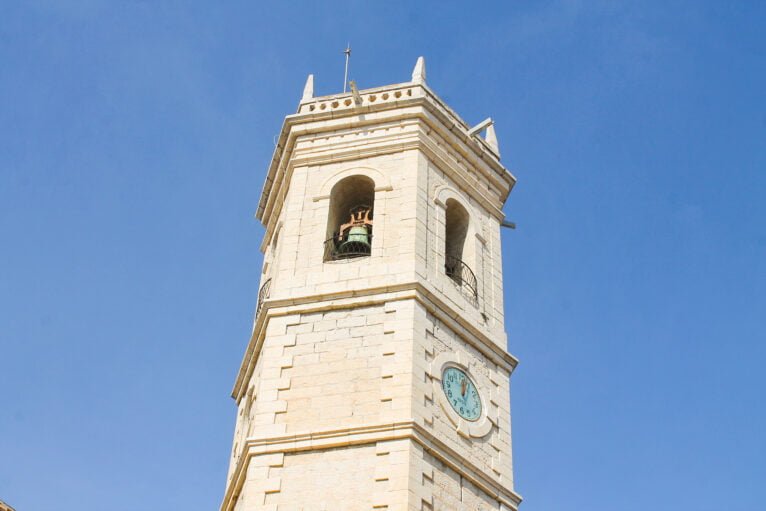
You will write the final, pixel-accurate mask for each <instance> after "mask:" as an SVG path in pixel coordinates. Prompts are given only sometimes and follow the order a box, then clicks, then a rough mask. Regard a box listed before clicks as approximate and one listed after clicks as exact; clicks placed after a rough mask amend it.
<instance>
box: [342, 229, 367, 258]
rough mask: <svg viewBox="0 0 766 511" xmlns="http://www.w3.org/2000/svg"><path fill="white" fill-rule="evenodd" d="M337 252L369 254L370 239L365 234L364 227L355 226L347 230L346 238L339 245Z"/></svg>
mask: <svg viewBox="0 0 766 511" xmlns="http://www.w3.org/2000/svg"><path fill="white" fill-rule="evenodd" d="M338 252H340V253H341V254H348V253H351V252H357V253H364V254H369V253H370V237H369V235H368V234H367V226H366V225H355V226H354V227H352V228H351V229H349V230H348V238H346V241H344V242H343V243H341V244H340V248H339V249H338Z"/></svg>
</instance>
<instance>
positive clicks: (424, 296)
mask: <svg viewBox="0 0 766 511" xmlns="http://www.w3.org/2000/svg"><path fill="white" fill-rule="evenodd" d="M402 300H415V301H417V302H418V303H420V304H422V305H423V306H424V307H425V308H426V309H427V310H428V311H429V312H430V313H432V314H433V315H434V316H435V317H436V318H437V319H439V320H440V321H441V322H442V323H444V324H445V325H447V326H449V327H450V329H451V330H452V331H453V332H454V333H455V335H457V336H459V337H460V338H461V339H463V340H464V341H465V342H467V343H468V344H470V345H472V346H473V347H474V348H476V349H477V350H478V351H479V352H480V353H482V354H483V355H484V356H486V357H487V358H489V359H490V360H492V361H493V362H494V363H495V364H497V365H499V366H501V367H503V368H504V369H505V370H506V371H508V373H512V372H513V370H514V369H515V368H516V366H517V365H518V363H519V360H518V359H517V358H516V357H514V356H513V355H511V354H510V353H508V352H507V351H506V350H505V349H503V348H502V347H501V346H500V345H499V344H498V343H497V342H495V340H494V339H493V338H492V336H491V333H490V332H488V331H487V330H486V329H484V328H481V327H477V326H476V325H475V324H473V323H472V322H471V321H469V320H467V319H465V318H464V317H463V315H462V314H461V312H460V311H459V310H458V309H457V308H456V307H453V306H452V305H451V304H450V303H448V302H446V301H444V300H442V299H441V298H440V297H439V296H438V294H437V293H435V292H434V291H433V290H431V289H429V288H428V287H427V286H425V285H424V284H423V283H421V282H420V281H413V282H408V283H403V284H399V285H393V286H383V287H374V288H367V289H360V290H353V291H340V292H336V293H324V294H316V293H314V294H308V295H302V296H298V297H291V298H284V299H273V298H270V299H267V300H265V301H264V302H263V305H262V306H261V310H260V312H259V313H258V315H257V317H256V320H255V325H254V326H253V333H252V335H251V336H250V341H249V342H248V345H247V349H246V350H245V355H244V357H243V358H242V363H241V364H240V367H239V371H238V373H237V379H236V381H235V382H234V387H233V388H232V391H231V397H233V398H234V399H235V400H236V401H237V402H239V400H240V399H241V398H242V396H243V395H244V391H245V388H246V386H247V381H248V380H249V378H250V375H251V374H252V372H253V370H254V368H255V364H256V361H257V360H258V356H259V355H260V351H261V347H262V346H263V341H264V339H265V337H266V326H267V325H268V320H269V319H270V318H273V317H279V316H291V315H296V314H310V313H316V312H324V311H331V310H339V309H348V308H350V307H367V306H372V305H379V304H383V303H388V302H396V301H402Z"/></svg>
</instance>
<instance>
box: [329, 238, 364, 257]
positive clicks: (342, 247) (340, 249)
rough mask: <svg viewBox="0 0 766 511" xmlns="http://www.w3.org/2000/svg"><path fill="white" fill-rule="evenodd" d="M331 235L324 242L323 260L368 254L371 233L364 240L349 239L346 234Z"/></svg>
mask: <svg viewBox="0 0 766 511" xmlns="http://www.w3.org/2000/svg"><path fill="white" fill-rule="evenodd" d="M345 238H346V239H344V237H343V236H333V237H332V238H330V239H329V240H327V241H325V242H324V260H325V261H338V260H340V259H352V258H354V257H365V256H369V255H370V251H371V248H372V234H369V235H367V240H366V241H357V240H349V239H348V235H346V236H345Z"/></svg>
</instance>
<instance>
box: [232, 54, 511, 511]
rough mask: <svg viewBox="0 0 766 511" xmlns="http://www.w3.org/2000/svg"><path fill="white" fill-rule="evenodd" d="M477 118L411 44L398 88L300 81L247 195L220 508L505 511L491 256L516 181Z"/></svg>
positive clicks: (497, 283)
mask: <svg viewBox="0 0 766 511" xmlns="http://www.w3.org/2000/svg"><path fill="white" fill-rule="evenodd" d="M478 128H479V129H474V130H471V127H470V126H468V125H467V124H466V123H465V122H463V121H462V120H461V119H460V118H459V117H458V116H457V115H456V114H455V113H454V112H453V111H452V110H451V109H450V108H449V107H448V106H447V105H446V104H444V103H443V102H442V100H441V99H439V97H438V96H436V94H434V92H433V91H431V89H429V88H428V86H427V85H426V83H425V64H424V62H423V59H422V57H421V58H420V59H418V63H417V65H416V66H415V70H414V72H413V76H412V80H411V81H409V82H407V83H400V84H397V85H390V86H386V87H379V88H375V89H367V90H361V91H359V90H356V88H355V87H352V91H351V92H349V93H346V94H337V95H332V96H324V97H314V93H313V76H309V79H308V81H307V83H306V87H305V90H304V93H303V98H302V99H301V102H300V105H299V107H298V111H297V113H295V114H293V115H289V116H287V118H286V119H285V121H284V125H283V126H282V131H281V134H280V136H279V141H278V145H277V148H276V149H275V151H274V156H273V159H272V161H271V165H270V167H269V171H268V175H267V178H266V183H265V184H264V188H263V193H262V195H261V199H260V203H259V205H258V211H257V217H258V219H259V220H260V221H261V222H263V225H264V226H265V228H266V235H265V237H264V240H263V243H262V245H261V250H262V251H263V253H264V265H263V273H262V276H261V287H260V293H259V297H258V306H257V311H256V316H255V321H254V324H253V332H252V336H251V338H250V342H249V343H248V346H247V350H246V352H245V355H244V358H243V360H242V364H241V367H240V370H239V374H238V375H237V379H236V382H235V384H234V389H233V391H232V396H233V397H234V399H235V400H236V402H237V406H238V416H237V424H236V429H235V432H234V441H233V448H232V453H231V462H230V468H229V475H228V480H227V487H226V493H225V496H224V500H223V503H222V505H221V509H222V510H224V511H229V510H235V511H255V510H271V511H276V510H279V511H288V510H289V511H298V510H304V511H314V510H327V511H338V510H353V511H357V510H389V511H393V510H418V511H424V510H429V511H430V510H437V511H443V510H515V509H517V508H518V506H519V503H520V502H521V497H520V496H519V495H518V494H517V493H515V492H514V489H513V470H512V461H511V460H512V458H511V410H510V375H511V373H512V371H513V369H514V367H515V366H516V363H517V361H516V359H515V358H514V357H513V356H512V355H510V354H509V353H508V352H507V351H506V346H507V338H506V334H505V329H504V318H503V278H502V259H501V253H500V224H501V222H502V221H503V213H502V211H501V208H502V206H503V203H504V202H505V200H506V199H507V197H508V194H509V193H510V191H511V189H512V188H513V185H514V183H515V178H514V177H513V176H512V175H511V173H510V172H509V171H508V170H507V169H505V168H504V167H503V166H502V165H501V164H500V161H499V158H500V155H499V150H498V145H497V140H496V138H495V134H494V128H493V127H492V125H491V124H489V126H488V127H487V126H479V127H478ZM481 128H485V129H486V135H485V138H481V137H480V136H479V135H478V132H479V130H480V129H481ZM447 368H453V370H452V371H451V372H450V375H451V376H449V378H452V379H450V380H449V381H447V380H448V377H446V376H445V370H446V369H447ZM443 379H445V381H442V380H443ZM448 383H449V384H451V385H453V386H451V387H450V386H449V385H448ZM476 417H478V418H476Z"/></svg>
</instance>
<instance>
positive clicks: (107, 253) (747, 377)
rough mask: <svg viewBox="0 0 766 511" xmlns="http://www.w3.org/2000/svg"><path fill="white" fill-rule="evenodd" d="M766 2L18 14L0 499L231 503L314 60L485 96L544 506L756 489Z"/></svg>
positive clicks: (520, 437) (64, 503)
mask: <svg viewBox="0 0 766 511" xmlns="http://www.w3.org/2000/svg"><path fill="white" fill-rule="evenodd" d="M764 5H765V4H764V3H762V2H752V3H748V2H701V1H688V2H674V1H671V2H668V1H654V2H650V1H645V2H630V3H624V4H620V3H617V2H577V1H561V2H558V1H553V2H502V3H497V4H495V5H493V4H492V3H488V2H482V3H480V4H477V5H476V6H475V7H470V6H469V5H468V3H466V2H459V3H458V2H456V3H444V2H438V3H434V4H433V5H431V6H427V5H425V4H420V5H418V6H414V3H413V2H401V3H396V2H374V3H373V2H370V3H354V2H339V3H337V4H335V5H329V4H328V5H327V6H326V7H321V8H320V7H317V6H314V5H312V4H305V5H303V6H301V7H298V5H297V4H294V3H293V2H275V3H274V5H271V6H267V5H266V4H259V5H256V2H244V1H243V2H197V3H191V2H181V1H178V2H148V1H147V2H140V1H132V2H128V1H120V2H117V1H115V2H98V1H88V2H86V1H82V2H64V1H50V2H32V1H30V2H15V1H10V0H9V1H5V2H3V3H2V4H0V98H1V99H0V499H3V500H6V501H8V502H9V503H11V504H12V505H14V506H16V507H17V508H18V509H19V510H20V511H46V510H50V509H78V510H79V509H82V510H94V511H100V510H110V511H121V510H135V509H142V510H149V511H151V510H167V509H194V510H197V509H216V508H217V506H218V505H219V503H220V500H221V497H222V494H223V490H224V480H225V473H226V465H227V459H228V454H229V450H230V445H231V444H230V442H231V437H232V432H233V427H234V419H235V406H234V402H233V401H232V400H231V399H230V398H229V391H230V389H231V386H232V384H233V381H234V377H235V374H236V371H237V368H238V365H239V362H240V360H241V356H242V354H243V351H244V348H245V345H246V342H247V340H248V335H249V330H250V327H251V319H252V314H253V309H254V306H255V301H256V295H257V282H258V281H257V277H258V273H259V269H260V265H261V254H260V253H259V251H258V245H259V242H260V238H261V235H262V233H263V230H262V228H261V226H260V225H259V224H258V223H257V222H256V221H255V219H254V218H253V213H254V211H255V208H256V204H257V200H258V197H259V194H260V190H261V184H262V182H263V179H264V176H265V172H266V168H267V164H268V162H269V159H270V156H271V152H272V148H273V143H272V140H273V137H274V135H275V134H277V133H278V131H279V128H280V125H281V122H282V118H283V117H284V115H286V114H288V113H292V112H294V111H295V108H296V106H297V103H298V100H299V97H300V94H301V91H302V87H303V83H304V81H305V78H306V75H307V74H308V73H315V75H316V89H317V93H318V94H329V93H335V92H338V91H339V90H340V88H341V87H342V74H343V60H342V54H341V51H342V49H343V48H344V47H345V44H346V42H347V41H351V44H352V46H353V56H352V64H351V69H352V70H351V77H352V78H354V79H355V80H356V81H357V83H358V84H359V86H360V87H362V88H364V87H372V86H378V85H384V84H388V83H396V82H401V81H406V80H408V79H409V76H410V73H411V69H412V66H413V65H414V63H415V60H416V58H417V56H418V55H424V56H425V57H426V61H427V65H428V81H429V84H430V85H431V87H432V88H433V89H434V90H435V91H436V92H437V93H438V94H440V95H441V96H442V98H444V99H445V100H446V101H448V102H449V103H450V104H451V105H452V106H453V107H454V108H455V109H456V111H457V112H459V113H460V115H461V116H463V118H464V119H466V120H467V121H468V122H471V123H473V122H478V121H480V120H482V119H484V118H485V117H487V116H492V117H493V118H494V119H496V122H497V131H498V138H499V141H500V145H501V149H502V153H503V157H504V162H505V164H506V166H508V167H509V168H510V169H511V170H512V171H513V172H514V173H515V174H516V176H517V177H518V179H519V182H518V185H517V187H516V189H515V190H514V192H513V193H512V194H511V197H510V200H509V202H508V204H507V205H506V212H507V215H508V217H509V218H511V219H512V220H515V221H516V222H517V223H518V225H519V228H518V230H516V231H515V232H513V231H509V232H505V233H504V234H503V236H504V238H503V241H504V265H505V289H506V298H507V303H506V310H507V317H508V320H507V329H508V332H509V338H510V351H511V352H512V353H513V354H515V355H516V356H518V357H519V358H520V359H521V365H520V366H519V368H518V370H517V372H516V373H515V374H514V377H513V395H512V401H513V413H514V415H513V433H514V437H513V440H514V451H515V452H514V454H515V472H516V483H517V489H518V491H519V492H520V493H522V494H523V495H524V497H525V503H524V504H523V508H522V509H524V510H527V511H559V510H562V509H572V508H573V507H576V508H578V509H587V510H589V511H614V510H620V511H634V510H635V511H639V510H641V511H644V510H646V509H652V510H668V511H678V510H692V509H693V510H695V511H706V510H711V511H712V510H716V511H719V510H721V509H726V510H758V509H764V503H763V489H764V484H766V483H765V482H766V461H764V460H766V405H765V404H764V402H765V398H764V392H765V391H766V382H765V378H764V369H763V366H764V360H766V334H765V333H764V330H765V328H766V319H765V318H766V226H765V224H766V101H765V100H766V93H765V92H764V91H766V36H764V26H766V7H764Z"/></svg>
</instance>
